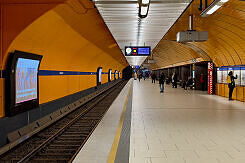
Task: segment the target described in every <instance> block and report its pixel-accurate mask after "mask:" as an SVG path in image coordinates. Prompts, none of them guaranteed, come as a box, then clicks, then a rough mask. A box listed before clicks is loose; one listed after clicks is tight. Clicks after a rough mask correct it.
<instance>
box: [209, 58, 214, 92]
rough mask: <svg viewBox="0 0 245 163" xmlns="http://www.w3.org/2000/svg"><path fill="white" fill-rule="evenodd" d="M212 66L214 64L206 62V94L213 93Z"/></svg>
mask: <svg viewBox="0 0 245 163" xmlns="http://www.w3.org/2000/svg"><path fill="white" fill-rule="evenodd" d="M213 68H214V64H213V63H212V62H208V94H211V95H212V94H213Z"/></svg>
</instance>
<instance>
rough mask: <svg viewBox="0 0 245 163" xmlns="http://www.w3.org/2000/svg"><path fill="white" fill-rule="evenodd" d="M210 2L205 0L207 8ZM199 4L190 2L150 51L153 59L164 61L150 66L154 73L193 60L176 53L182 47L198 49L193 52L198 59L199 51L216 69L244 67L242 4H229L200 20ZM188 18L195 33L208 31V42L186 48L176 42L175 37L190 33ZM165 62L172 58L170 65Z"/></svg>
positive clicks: (244, 17)
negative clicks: (230, 66) (165, 67)
mask: <svg viewBox="0 0 245 163" xmlns="http://www.w3.org/2000/svg"><path fill="white" fill-rule="evenodd" d="M212 1H213V0H208V4H210V3H211V2H212ZM203 2H204V0H203ZM199 4H200V0H193V2H192V4H191V5H190V6H189V7H188V8H187V9H186V10H185V12H184V13H183V14H182V15H181V16H180V18H179V19H178V20H177V21H176V23H175V24H174V25H173V26H172V27H171V29H170V30H169V31H168V32H167V34H166V35H165V36H164V37H163V39H162V40H161V41H160V42H159V44H158V46H157V47H156V48H155V49H154V50H153V56H157V57H159V58H162V59H163V61H161V60H160V59H159V62H158V64H155V65H153V67H154V68H155V69H157V68H160V67H164V66H168V65H171V64H175V63H178V62H183V61H186V60H190V59H192V57H193V56H194V55H190V54H191V53H190V52H189V53H188V54H187V53H186V54H184V57H182V56H183V53H185V52H182V53H177V52H176V51H182V49H183V47H185V49H188V48H189V49H190V48H192V49H193V50H195V49H198V50H196V52H197V53H198V54H199V55H200V53H199V52H200V51H202V52H203V53H204V54H205V55H206V56H207V57H209V58H210V60H212V61H213V62H214V63H215V65H216V66H218V67H219V66H229V65H242V64H245V14H244V13H245V2H244V1H241V0H229V1H228V2H227V3H225V4H224V5H223V6H222V7H221V8H220V9H219V10H217V11H216V12H215V13H213V14H212V15H210V16H208V17H205V18H204V17H201V16H200V13H201V11H199V10H198V7H199ZM203 4H204V3H203ZM189 15H193V18H194V21H193V26H194V30H197V31H208V37H209V38H208V40H207V41H204V42H192V43H188V44H184V43H177V42H176V35H177V33H178V32H179V31H186V30H188V29H189ZM162 47H168V49H173V50H172V51H173V52H172V51H170V50H168V51H166V50H162V49H163V48H162ZM197 57H198V56H197ZM199 57H203V56H202V55H200V56H199ZM166 58H171V60H170V61H171V62H166V61H165V62H164V59H166ZM157 61H158V60H157Z"/></svg>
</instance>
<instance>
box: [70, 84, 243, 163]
mask: <svg viewBox="0 0 245 163" xmlns="http://www.w3.org/2000/svg"><path fill="white" fill-rule="evenodd" d="M131 82H132V80H131ZM132 83H133V84H132V85H133V90H132V112H131V115H130V116H131V117H132V118H131V128H130V132H129V134H130V141H125V143H130V150H129V149H125V150H129V151H128V152H129V162H130V163H244V162H245V104H244V103H243V102H239V101H228V99H227V98H223V97H220V96H216V95H208V94H207V92H202V91H193V90H184V89H182V88H177V89H176V88H171V86H169V85H167V86H166V87H165V92H164V93H160V89H159V84H157V83H156V84H152V83H151V81H150V80H145V81H144V80H142V81H141V82H139V81H138V80H134V81H133V82H132ZM129 91H130V85H129V84H128V85H127V86H126V87H125V89H124V90H123V91H122V92H121V93H120V95H119V96H118V98H117V99H116V100H115V102H114V103H113V105H112V107H111V108H110V109H109V111H108V113H107V114H106V116H105V117H104V119H103V120H102V123H101V124H100V125H98V127H97V128H96V130H95V132H94V133H93V134H92V136H91V138H90V139H89V140H88V142H87V143H86V144H85V148H84V149H82V150H81V151H80V153H79V154H78V155H77V158H76V159H75V160H74V162H85V163H87V162H88V163H91V162H98V163H105V162H108V163H110V162H111V161H109V160H110V159H109V158H110V156H111V153H113V150H114V152H115V148H114V149H113V147H115V145H114V144H115V140H116V137H117V136H118V129H120V121H122V114H123V113H125V111H123V105H124V103H125V100H126V97H127V96H128V94H129ZM120 115H121V116H120ZM125 116H127V114H125ZM123 128H124V127H122V130H123ZM122 133H123V131H122ZM115 135H117V136H115ZM121 139H122V137H121ZM120 141H121V140H120ZM117 148H118V149H119V148H120V143H118V146H117ZM121 149H122V148H120V151H121ZM117 152H118V150H117ZM118 154H119V155H120V152H118V153H117V154H116V156H115V157H117V156H118ZM115 160H116V161H115V162H116V163H117V162H120V161H117V160H118V159H116V158H115ZM123 163H126V162H123Z"/></svg>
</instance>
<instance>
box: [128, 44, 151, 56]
mask: <svg viewBox="0 0 245 163" xmlns="http://www.w3.org/2000/svg"><path fill="white" fill-rule="evenodd" d="M150 55H151V47H150V46H125V56H150Z"/></svg>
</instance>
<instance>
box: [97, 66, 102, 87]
mask: <svg viewBox="0 0 245 163" xmlns="http://www.w3.org/2000/svg"><path fill="white" fill-rule="evenodd" d="M101 74H102V67H98V68H97V86H98V85H101Z"/></svg>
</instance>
